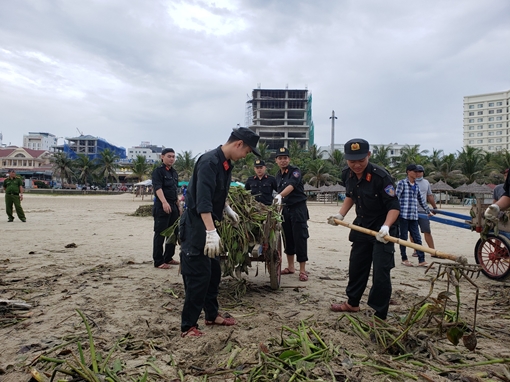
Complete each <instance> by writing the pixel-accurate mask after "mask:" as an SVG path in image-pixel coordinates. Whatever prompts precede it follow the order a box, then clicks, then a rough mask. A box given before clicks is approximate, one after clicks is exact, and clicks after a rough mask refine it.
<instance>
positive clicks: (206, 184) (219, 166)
mask: <svg viewBox="0 0 510 382" xmlns="http://www.w3.org/2000/svg"><path fill="white" fill-rule="evenodd" d="M231 178H232V164H231V163H230V160H227V159H226V158H225V155H224V154H223V151H221V146H219V147H218V148H216V149H215V150H211V151H209V152H207V153H205V154H203V155H202V156H201V157H200V158H199V159H198V161H197V163H196V164H195V168H194V169H193V175H192V177H191V179H190V182H189V184H188V189H187V191H186V211H184V214H183V215H182V217H181V222H180V225H179V226H180V239H181V250H182V251H184V252H185V253H188V254H189V255H192V256H194V255H201V254H203V251H204V246H205V236H206V233H205V225H204V222H203V221H202V218H201V217H200V214H201V213H207V212H210V213H211V214H212V218H213V220H217V221H221V220H223V208H224V207H225V201H226V199H227V195H228V190H229V188H230V180H231Z"/></svg>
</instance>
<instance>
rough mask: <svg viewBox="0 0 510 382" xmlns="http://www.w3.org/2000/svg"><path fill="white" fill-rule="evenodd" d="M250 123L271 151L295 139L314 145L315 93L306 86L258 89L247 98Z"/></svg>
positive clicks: (302, 146) (247, 123)
mask: <svg viewBox="0 0 510 382" xmlns="http://www.w3.org/2000/svg"><path fill="white" fill-rule="evenodd" d="M246 111H247V113H246V115H247V120H246V125H247V126H249V128H250V129H251V130H253V131H254V132H255V133H257V134H258V135H259V136H260V141H259V142H260V143H265V144H267V146H268V149H269V150H270V151H276V150H277V149H278V148H280V147H289V146H290V143H291V142H292V141H295V142H297V143H298V144H299V146H300V147H301V148H302V149H303V150H308V148H309V146H310V145H313V139H314V137H313V121H312V95H311V93H310V94H309V92H308V90H306V89H304V90H303V89H254V90H253V92H252V99H251V100H249V101H248V102H247V109H246Z"/></svg>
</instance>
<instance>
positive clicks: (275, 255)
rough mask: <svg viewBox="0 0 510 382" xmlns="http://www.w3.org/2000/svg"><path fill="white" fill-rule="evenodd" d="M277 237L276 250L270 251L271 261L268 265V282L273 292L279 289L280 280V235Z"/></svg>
mask: <svg viewBox="0 0 510 382" xmlns="http://www.w3.org/2000/svg"><path fill="white" fill-rule="evenodd" d="M277 236H278V239H277V240H276V248H274V249H273V250H272V251H271V261H270V263H269V280H270V281H271V289H273V290H276V289H278V288H280V280H281V278H282V235H281V234H280V233H278V234H277Z"/></svg>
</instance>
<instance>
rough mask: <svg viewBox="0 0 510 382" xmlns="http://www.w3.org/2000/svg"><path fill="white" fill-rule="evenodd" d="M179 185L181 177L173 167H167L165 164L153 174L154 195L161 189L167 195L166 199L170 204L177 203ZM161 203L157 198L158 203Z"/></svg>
mask: <svg viewBox="0 0 510 382" xmlns="http://www.w3.org/2000/svg"><path fill="white" fill-rule="evenodd" d="M178 184H179V177H178V175H177V171H175V169H174V168H173V167H170V168H168V167H166V166H165V165H164V164H163V165H161V166H159V167H158V168H156V169H155V170H154V171H153V172H152V187H153V189H154V194H156V191H157V190H159V189H161V190H163V194H164V195H165V199H166V201H167V202H168V203H175V202H177V187H178ZM157 202H159V203H161V201H160V200H159V198H158V197H156V203H157Z"/></svg>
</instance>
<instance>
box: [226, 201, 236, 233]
mask: <svg viewBox="0 0 510 382" xmlns="http://www.w3.org/2000/svg"><path fill="white" fill-rule="evenodd" d="M223 212H225V213H226V214H227V216H228V217H229V219H230V220H232V225H233V226H234V227H236V228H237V227H238V226H239V215H238V214H236V212H235V211H234V210H233V209H232V208H231V207H230V206H229V205H228V204H225V208H223Z"/></svg>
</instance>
